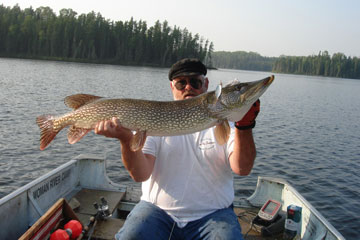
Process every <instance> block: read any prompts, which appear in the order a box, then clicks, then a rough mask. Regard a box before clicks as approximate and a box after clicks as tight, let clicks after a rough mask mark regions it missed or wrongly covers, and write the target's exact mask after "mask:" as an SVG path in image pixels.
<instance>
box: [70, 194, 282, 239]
mask: <svg viewBox="0 0 360 240" xmlns="http://www.w3.org/2000/svg"><path fill="white" fill-rule="evenodd" d="M125 195H126V194H125V193H124V192H116V191H104V190H91V189H82V190H80V191H79V192H77V193H76V194H75V195H74V196H73V197H72V198H71V200H70V201H69V205H70V206H71V207H72V209H73V211H74V212H75V213H76V215H77V216H78V218H79V220H80V221H81V222H82V224H83V226H86V225H88V223H89V220H90V217H91V216H93V215H95V214H96V209H95V207H94V203H95V202H98V203H100V198H101V197H104V198H105V199H106V200H107V202H108V205H109V210H110V212H111V213H112V215H113V216H112V217H110V218H107V219H105V220H102V221H98V222H97V224H96V226H95V229H94V231H93V233H92V236H91V237H92V239H114V235H115V233H116V232H118V231H119V229H120V228H121V227H122V226H123V224H124V222H125V219H126V216H127V215H128V213H129V211H130V209H131V207H129V206H134V205H135V203H134V202H129V201H127V200H129V197H130V196H125ZM128 195H129V194H128ZM130 195H131V194H130ZM130 200H131V199H130ZM234 211H235V213H236V214H237V216H238V220H239V223H240V225H241V228H242V233H243V235H244V238H245V239H279V238H276V237H268V238H264V237H262V236H261V235H260V233H259V232H258V231H255V228H254V227H253V226H252V225H251V221H252V219H253V218H254V217H255V216H256V214H257V212H258V211H259V209H257V208H253V209H251V208H250V209H249V208H239V207H235V208H234ZM89 232H90V231H89ZM87 237H88V236H86V238H87Z"/></svg>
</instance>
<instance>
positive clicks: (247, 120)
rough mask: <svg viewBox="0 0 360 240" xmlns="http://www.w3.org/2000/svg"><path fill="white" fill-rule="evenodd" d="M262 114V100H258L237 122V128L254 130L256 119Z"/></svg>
mask: <svg viewBox="0 0 360 240" xmlns="http://www.w3.org/2000/svg"><path fill="white" fill-rule="evenodd" d="M259 112H260V100H257V101H256V102H255V103H254V104H253V105H252V106H251V108H250V110H249V111H248V112H247V113H246V114H245V116H244V117H243V118H242V119H241V120H240V121H237V122H235V127H236V128H237V129H240V130H246V129H250V128H254V127H255V124H256V121H255V119H256V117H257V115H258V114H259Z"/></svg>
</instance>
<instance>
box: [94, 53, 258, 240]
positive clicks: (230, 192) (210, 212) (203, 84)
mask: <svg viewBox="0 0 360 240" xmlns="http://www.w3.org/2000/svg"><path fill="white" fill-rule="evenodd" d="M206 73H207V69H206V67H205V66H204V65H203V64H202V63H201V62H200V61H199V60H197V59H188V58H186V59H183V60H180V61H178V62H177V63H175V64H174V65H173V66H172V67H171V69H170V71H169V80H170V88H171V91H172V94H173V97H174V100H183V99H187V98H192V97H195V96H197V95H199V94H202V93H204V92H206V91H207V89H208V85H209V80H208V78H207V77H206ZM259 105H260V102H259V101H258V102H257V103H255V104H254V106H253V107H252V108H251V109H250V110H249V112H248V113H247V114H246V115H245V116H244V118H243V119H241V120H240V119H239V120H240V121H238V122H236V123H235V128H232V130H231V136H230V138H229V141H228V142H227V143H226V144H224V145H219V144H218V143H217V142H216V140H215V137H214V127H213V128H210V129H206V130H204V131H201V132H197V133H193V134H188V135H181V136H171V137H153V136H149V137H147V139H146V142H145V145H144V147H143V149H142V150H139V151H136V152H133V151H131V150H130V140H131V138H132V136H133V134H132V132H131V131H130V130H128V129H125V128H123V127H122V126H121V123H120V122H119V121H118V120H117V119H112V120H109V121H103V122H100V123H98V124H97V126H96V127H95V133H97V134H102V135H104V136H107V137H112V138H117V139H119V140H120V145H121V152H122V160H123V163H124V166H125V168H126V169H127V170H128V171H129V173H130V176H131V177H132V178H133V179H134V180H135V181H137V182H142V196H141V201H140V202H139V203H138V204H137V205H136V207H135V208H134V209H133V210H132V211H131V213H130V214H129V216H128V218H127V220H126V222H125V224H124V226H123V228H122V229H121V230H120V231H119V232H118V233H117V234H116V238H117V239H242V235H241V228H240V225H239V223H238V221H237V217H236V215H235V213H234V211H233V209H232V202H233V199H234V189H233V176H232V172H234V173H236V174H238V175H248V174H249V173H250V171H251V169H252V167H253V163H254V159H255V156H256V150H255V144H254V140H253V135H252V128H253V127H254V126H255V118H256V115H257V113H258V112H259Z"/></svg>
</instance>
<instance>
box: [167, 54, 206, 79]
mask: <svg viewBox="0 0 360 240" xmlns="http://www.w3.org/2000/svg"><path fill="white" fill-rule="evenodd" d="M206 73H207V69H206V67H205V65H204V64H203V63H202V62H201V61H200V60H199V59H196V58H184V59H181V60H180V61H178V62H176V63H174V65H172V66H171V68H170V71H169V80H170V81H171V80H173V79H174V78H176V77H180V76H195V75H204V76H205V75H206Z"/></svg>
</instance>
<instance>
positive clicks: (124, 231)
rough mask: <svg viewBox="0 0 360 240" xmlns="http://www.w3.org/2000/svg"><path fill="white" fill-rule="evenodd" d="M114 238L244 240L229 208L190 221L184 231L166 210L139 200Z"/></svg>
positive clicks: (124, 239)
mask: <svg viewBox="0 0 360 240" xmlns="http://www.w3.org/2000/svg"><path fill="white" fill-rule="evenodd" d="M172 229H173V231H172ZM115 238H116V239H118V240H119V239H122V240H147V239H149V240H154V239H156V240H169V239H171V240H177V239H179V240H180V239H181V240H182V239H191V240H197V239H206V240H210V239H214V240H215V239H216V240H218V239H219V240H220V239H224V240H230V239H240V240H242V239H243V237H242V234H241V227H240V224H239V222H238V220H237V216H236V214H235V213H234V211H233V209H232V207H229V208H224V209H220V210H217V211H215V212H213V213H211V214H209V215H207V216H205V217H203V218H201V219H199V220H196V221H192V222H189V223H188V224H187V225H186V226H185V227H184V228H179V227H178V226H177V224H176V223H175V224H174V220H173V219H172V218H171V217H170V216H169V215H168V214H167V213H166V212H165V211H163V210H162V209H160V208H159V207H157V206H155V205H153V204H151V203H148V202H145V201H140V202H139V203H138V204H137V205H136V206H135V207H134V209H133V210H132V211H131V212H130V214H129V215H128V217H127V219H126V221H125V224H124V226H123V227H122V228H121V229H120V231H119V232H118V233H117V234H116V235H115Z"/></svg>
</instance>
